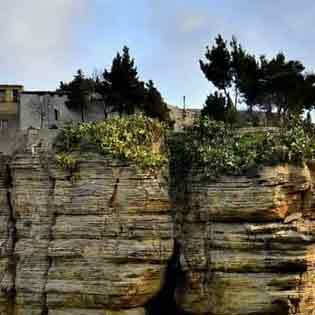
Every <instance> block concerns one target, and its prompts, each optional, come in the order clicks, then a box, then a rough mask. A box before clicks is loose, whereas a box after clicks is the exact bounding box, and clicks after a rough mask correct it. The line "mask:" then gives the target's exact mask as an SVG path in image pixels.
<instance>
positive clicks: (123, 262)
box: [0, 133, 315, 315]
mask: <svg viewBox="0 0 315 315" xmlns="http://www.w3.org/2000/svg"><path fill="white" fill-rule="evenodd" d="M44 138H45V137H44ZM44 138H43V139H41V136H39V135H38V134H35V133H34V134H32V135H30V136H29V137H28V141H26V142H25V144H24V146H23V149H22V150H19V152H18V153H17V154H15V155H14V156H13V157H10V159H9V158H6V157H4V156H3V155H0V314H1V315H144V314H146V312H147V314H148V315H183V314H185V315H249V314H251V315H271V314H279V315H289V314H299V315H314V313H315V270H314V268H315V215H314V210H315V196H314V191H315V189H314V185H315V167H314V166H313V165H308V166H306V165H303V166H289V165H278V166H272V167H264V168H262V169H260V170H258V171H257V173H255V174H253V173H252V174H250V175H248V176H237V177H232V176H229V177H221V178H218V179H217V180H211V179H209V178H208V179H207V178H204V176H203V174H202V171H201V170H198V169H193V170H192V171H191V172H188V173H185V174H184V173H177V174H176V176H175V177H173V176H172V178H171V179H172V180H171V183H172V185H171V188H170V189H169V187H168V181H167V180H166V179H165V178H163V177H162V176H160V177H154V176H148V175H147V174H145V173H143V172H140V171H139V170H137V168H135V167H133V166H131V165H128V164H124V163H121V162H119V161H114V160H112V159H109V158H104V157H101V156H97V155H94V156H93V158H92V157H91V159H90V160H88V161H87V160H82V161H80V163H79V168H78V170H77V171H75V172H74V173H69V172H66V171H64V170H62V169H60V168H58V167H56V165H55V163H54V161H53V158H52V157H51V156H50V157H49V154H48V155H47V154H42V152H41V151H42V150H44V151H45V152H46V153H47V152H49V150H50V149H51V141H50V140H49V141H46V140H47V138H45V139H46V140H45V139H44ZM50 139H53V137H51V138H50ZM173 175H174V172H173ZM184 175H185V176H184ZM169 192H170V194H169ZM174 244H175V246H174ZM175 302H176V304H177V308H172V310H171V311H169V312H167V307H165V305H168V304H167V303H170V305H172V306H174V305H173V304H175ZM164 303H166V304H164ZM169 310H170V309H169Z"/></svg>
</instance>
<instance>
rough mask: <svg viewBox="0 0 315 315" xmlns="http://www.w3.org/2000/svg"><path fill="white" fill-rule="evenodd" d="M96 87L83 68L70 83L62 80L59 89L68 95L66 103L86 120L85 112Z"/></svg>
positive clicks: (82, 119)
mask: <svg viewBox="0 0 315 315" xmlns="http://www.w3.org/2000/svg"><path fill="white" fill-rule="evenodd" d="M93 88H94V82H93V80H92V79H89V78H86V77H85V76H84V73H83V71H82V70H78V71H77V74H76V75H75V76H74V78H73V80H72V81H71V82H69V83H64V82H60V87H59V91H62V92H65V93H66V94H67V96H68V100H67V102H66V105H67V106H68V107H69V108H70V109H73V110H77V111H79V112H80V114H81V121H82V122H83V121H84V120H85V112H86V111H87V109H88V106H89V97H90V94H91V93H92V91H93Z"/></svg>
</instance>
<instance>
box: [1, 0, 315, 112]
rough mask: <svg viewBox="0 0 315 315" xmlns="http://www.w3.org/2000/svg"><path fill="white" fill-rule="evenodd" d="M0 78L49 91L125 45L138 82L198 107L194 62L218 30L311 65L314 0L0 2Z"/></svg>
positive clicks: (99, 65)
mask: <svg viewBox="0 0 315 315" xmlns="http://www.w3.org/2000/svg"><path fill="white" fill-rule="evenodd" d="M0 3H1V10H0V83H2V84H23V85H24V86H25V89H27V90H32V89H36V90H38V89H44V90H51V89H52V90H54V89H56V88H57V87H58V85H59V82H60V81H69V80H71V79H72V77H73V75H74V73H75V72H76V71H77V69H79V68H80V69H82V70H83V71H84V72H85V73H86V74H91V73H92V72H93V71H94V70H96V69H97V70H103V69H104V68H109V67H110V65H111V62H112V59H113V57H114V56H115V55H116V53H117V51H121V49H122V47H123V46H124V45H127V46H128V47H129V48H130V53H131V55H132V56H133V57H134V58H135V62H136V65H137V68H138V72H139V77H140V79H141V80H144V81H147V80H149V79H152V80H153V81H154V82H155V84H156V86H157V87H158V88H159V90H160V91H161V93H162V95H163V97H164V99H165V100H166V101H167V102H168V103H170V104H173V105H178V106H182V98H183V96H184V95H185V96H186V101H187V105H188V107H193V108H201V107H202V105H203V103H204V101H205V99H206V96H207V95H208V94H209V93H210V92H211V91H212V86H211V84H210V83H209V82H208V81H207V80H206V79H205V78H204V76H203V74H202V72H201V71H200V68H199V59H201V58H203V56H204V53H205V50H206V46H207V45H209V46H212V44H213V41H214V38H215V37H216V35H217V34H218V33H221V34H222V35H223V37H224V38H225V39H227V40H230V39H231V37H232V35H235V36H236V37H237V39H238V41H239V42H240V43H241V44H242V45H243V46H244V48H246V49H247V50H248V51H250V52H252V53H254V54H256V55H261V54H265V55H267V56H270V57H271V56H273V55H275V54H276V53H277V52H279V51H283V52H285V53H286V55H287V56H288V58H291V59H298V60H301V61H302V62H303V63H304V64H305V66H306V68H307V70H308V71H312V70H315V58H314V51H315V40H314V38H315V27H314V22H313V21H314V16H315V1H311V0H300V1H296V0H272V1H271V0H50V1H48V0H0Z"/></svg>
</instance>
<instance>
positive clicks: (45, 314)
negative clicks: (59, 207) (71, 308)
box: [41, 177, 57, 315]
mask: <svg viewBox="0 0 315 315" xmlns="http://www.w3.org/2000/svg"><path fill="white" fill-rule="evenodd" d="M55 186H56V179H55V178H53V177H49V196H48V205H47V209H48V211H49V214H50V216H51V222H50V225H49V231H48V244H47V269H46V271H45V274H44V281H45V282H44V292H43V310H42V313H41V315H48V314H49V307H48V303H47V289H46V288H47V282H48V274H49V270H50V269H51V267H52V263H53V260H52V257H51V256H49V244H50V242H52V241H53V240H54V233H53V229H54V226H55V225H56V220H57V213H56V212H55V211H53V210H54V209H53V198H54V192H55Z"/></svg>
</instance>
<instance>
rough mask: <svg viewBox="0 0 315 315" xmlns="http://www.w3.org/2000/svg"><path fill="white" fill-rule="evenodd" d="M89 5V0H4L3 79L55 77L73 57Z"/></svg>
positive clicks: (0, 30)
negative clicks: (81, 22) (75, 44)
mask: <svg viewBox="0 0 315 315" xmlns="http://www.w3.org/2000/svg"><path fill="white" fill-rule="evenodd" d="M86 5H87V0H51V1H48V0H27V1H26V0H22V1H21V0H6V1H4V0H2V1H1V11H0V75H1V80H2V81H3V80H4V81H9V80H10V81H11V80H13V79H14V80H21V81H23V82H24V81H29V80H34V77H35V75H37V76H38V78H39V79H40V78H41V77H42V79H43V80H44V79H45V78H46V80H47V78H48V79H49V78H54V76H55V74H56V72H57V69H58V68H62V67H63V66H64V65H65V64H66V63H67V62H68V61H69V60H70V58H71V55H72V53H71V51H72V50H73V49H74V43H75V37H76V36H75V32H76V31H77V30H78V25H77V23H78V22H79V21H80V19H83V18H84V12H85V9H86ZM13 74H14V75H13ZM18 83H19V82H18Z"/></svg>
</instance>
